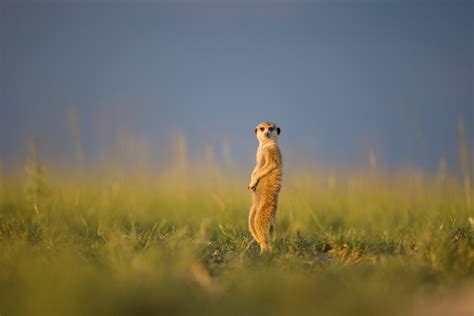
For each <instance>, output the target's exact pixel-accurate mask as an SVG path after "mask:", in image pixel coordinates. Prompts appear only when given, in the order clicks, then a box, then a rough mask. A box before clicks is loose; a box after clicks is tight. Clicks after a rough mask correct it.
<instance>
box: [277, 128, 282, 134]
mask: <svg viewBox="0 0 474 316" xmlns="http://www.w3.org/2000/svg"><path fill="white" fill-rule="evenodd" d="M280 132H281V129H280V128H279V127H277V134H278V135H280Z"/></svg>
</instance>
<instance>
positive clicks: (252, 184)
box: [247, 181, 257, 191]
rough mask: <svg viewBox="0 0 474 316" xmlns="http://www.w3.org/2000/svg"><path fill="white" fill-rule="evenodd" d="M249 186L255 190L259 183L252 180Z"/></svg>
mask: <svg viewBox="0 0 474 316" xmlns="http://www.w3.org/2000/svg"><path fill="white" fill-rule="evenodd" d="M247 188H248V189H249V190H252V191H255V189H256V188H257V183H256V182H253V181H251V182H250V184H249V185H248V187H247Z"/></svg>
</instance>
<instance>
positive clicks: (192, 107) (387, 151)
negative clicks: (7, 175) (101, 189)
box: [0, 1, 474, 168]
mask: <svg viewBox="0 0 474 316" xmlns="http://www.w3.org/2000/svg"><path fill="white" fill-rule="evenodd" d="M331 3H332V4H329V1H328V2H322V1H318V2H292V3H290V2H279V3H277V4H275V3H274V4H272V3H270V2H265V1H263V2H251V1H246V2H240V1H232V2H227V1H222V2H217V1H215V2H199V1H198V2H195V3H186V2H180V3H178V4H176V3H175V4H171V3H151V2H150V3H139V4H131V3H126V2H122V3H120V4H118V3H110V2H109V3H107V2H105V3H102V4H97V3H96V4H94V3H91V2H75V3H62V4H61V2H55V3H43V2H36V3H34V2H32V3H28V2H23V3H22V2H20V3H18V2H8V1H7V2H2V3H0V40H1V41H0V54H1V55H0V106H1V108H0V117H1V124H0V160H2V161H4V162H5V161H6V162H8V161H11V160H14V159H16V158H18V157H22V156H23V155H24V154H25V139H26V138H28V137H31V136H34V137H36V138H38V140H39V143H40V146H42V148H43V150H44V151H45V152H47V153H49V156H50V157H55V159H68V158H67V157H69V156H68V155H67V154H65V152H67V151H70V149H71V146H70V143H71V136H70V133H69V132H68V129H67V123H66V114H67V108H68V106H69V105H71V104H73V105H74V107H75V108H76V110H77V113H78V116H79V121H80V137H81V142H82V146H83V147H84V151H85V154H86V157H87V159H88V160H90V161H94V159H95V158H96V157H97V155H98V153H99V152H100V150H101V148H103V147H104V146H106V145H107V144H108V143H110V142H113V141H114V137H115V136H116V134H117V130H120V129H126V130H128V131H130V132H131V133H133V134H136V135H138V136H139V137H141V138H143V139H146V140H147V141H148V142H149V143H150V144H151V146H152V149H153V150H154V151H157V152H159V151H160V150H163V148H164V144H166V143H167V140H169V138H170V136H171V135H172V133H173V132H175V131H176V130H183V131H184V133H185V134H186V136H187V138H188V142H189V144H190V147H191V150H192V151H193V150H197V149H196V148H199V147H200V146H201V145H202V144H205V143H212V144H215V145H216V146H217V147H218V146H219V144H220V142H222V141H223V140H225V141H227V142H230V144H231V146H232V150H233V152H234V154H235V157H236V160H237V162H238V161H243V162H248V161H249V159H250V160H251V159H253V151H254V150H255V146H256V141H255V139H254V136H253V128H254V126H255V125H256V123H258V122H259V121H262V120H273V121H276V122H277V123H278V124H279V125H280V126H281V127H282V131H283V133H282V136H281V142H282V146H283V148H287V150H295V149H298V148H304V152H305V155H306V156H307V158H310V159H313V158H314V159H318V160H320V161H323V162H335V163H342V164H346V163H360V162H361V161H365V160H366V156H367V151H368V148H371V147H373V148H374V149H375V152H376V153H377V155H378V156H379V157H380V159H381V160H382V161H384V162H385V163H387V164H389V165H407V164H408V165H418V166H424V167H426V168H434V167H435V166H436V165H437V163H438V161H439V159H440V157H446V158H447V159H448V162H449V163H450V164H455V163H456V161H457V158H456V155H457V145H456V125H457V122H458V120H459V119H460V118H462V119H463V120H464V122H465V124H466V126H467V128H468V131H469V133H470V139H471V143H472V142H473V140H474V132H473V131H474V124H473V121H474V110H473V109H474V92H473V90H474V22H473V21H474V2H473V1H436V2H434V1H418V2H416V3H413V2H410V1H384V2H383V3H381V2H378V4H377V3H376V2H369V1H354V2H344V1H338V2H331ZM45 155H47V154H45Z"/></svg>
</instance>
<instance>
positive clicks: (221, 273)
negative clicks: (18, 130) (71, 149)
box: [0, 160, 474, 316]
mask: <svg viewBox="0 0 474 316" xmlns="http://www.w3.org/2000/svg"><path fill="white" fill-rule="evenodd" d="M27 171H28V172H27V175H26V176H11V177H8V179H7V178H6V177H4V178H3V179H1V180H0V181H1V182H0V314H1V315H2V316H10V315H150V314H153V315H172V314H192V315H200V314H202V315H264V314H269V315H276V314H281V315H310V314H311V315H316V314H317V315H436V314H437V313H438V314H439V315H446V314H455V313H456V312H459V313H467V312H470V313H471V314H472V313H473V312H474V306H473V304H474V303H472V302H474V300H472V299H473V298H474V296H473V294H474V292H473V291H472V287H470V285H469V284H470V283H472V281H473V279H474V278H473V277H474V227H473V225H472V223H471V222H470V221H469V217H471V218H472V217H474V212H473V210H470V209H469V207H468V206H467V205H466V199H465V197H466V193H465V190H464V187H463V185H462V180H461V179H458V178H456V177H453V176H450V177H449V176H448V177H446V178H445V179H443V180H442V181H439V180H437V179H436V178H435V177H430V176H422V175H421V174H420V173H415V172H413V171H407V172H397V173H389V172H380V171H379V172H378V174H375V173H374V172H364V171H354V170H353V171H350V172H340V173H337V174H334V173H333V174H330V175H329V176H328V175H327V174H324V173H321V172H319V173H318V172H317V171H316V170H314V172H309V173H308V172H305V173H302V172H298V171H296V170H295V171H294V172H288V173H287V175H286V176H285V178H284V183H283V190H282V194H281V197H280V204H279V209H278V214H277V225H276V238H275V242H274V252H273V253H272V254H268V255H264V256H260V255H259V249H258V246H257V245H256V244H255V243H253V242H252V239H251V236H250V234H249V232H248V230H247V214H248V209H249V206H250V193H249V192H248V191H247V190H245V187H246V184H247V183H246V182H247V178H246V177H243V176H239V175H238V174H239V172H238V170H235V172H232V173H231V174H223V173H222V172H208V171H205V170H200V171H197V170H188V171H187V172H180V173H176V174H163V173H144V174H142V175H141V176H139V175H137V174H128V175H127V174H125V173H122V174H121V173H111V174H109V175H107V174H104V173H99V172H94V173H89V174H87V173H86V174H84V173H82V174H62V175H57V174H56V175H55V173H54V172H53V171H50V172H49V173H48V172H46V171H45V169H44V167H42V166H40V165H39V164H37V163H36V162H35V160H33V161H32V162H30V165H29V167H28V168H27ZM198 176H199V177H198ZM191 179H200V180H191ZM446 311H448V312H447V313H446ZM466 315H467V314H466Z"/></svg>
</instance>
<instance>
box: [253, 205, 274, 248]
mask: <svg viewBox="0 0 474 316" xmlns="http://www.w3.org/2000/svg"><path fill="white" fill-rule="evenodd" d="M273 209H274V206H273V205H270V204H263V205H261V206H260V208H259V209H258V211H257V216H256V218H255V232H256V233H257V237H258V238H257V241H258V243H259V244H260V253H263V252H265V251H267V250H269V249H270V247H269V238H268V237H269V236H268V235H269V234H270V229H271V226H272V224H273V218H272V214H273Z"/></svg>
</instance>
